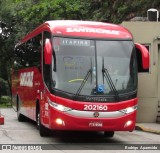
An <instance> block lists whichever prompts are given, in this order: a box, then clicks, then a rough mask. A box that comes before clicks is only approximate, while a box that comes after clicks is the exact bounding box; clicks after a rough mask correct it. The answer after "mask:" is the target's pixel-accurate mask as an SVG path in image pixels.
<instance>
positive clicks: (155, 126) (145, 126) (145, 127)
mask: <svg viewBox="0 0 160 153" xmlns="http://www.w3.org/2000/svg"><path fill="white" fill-rule="evenodd" d="M135 129H136V130H139V131H144V132H150V133H155V134H160V123H137V124H136V128H135Z"/></svg>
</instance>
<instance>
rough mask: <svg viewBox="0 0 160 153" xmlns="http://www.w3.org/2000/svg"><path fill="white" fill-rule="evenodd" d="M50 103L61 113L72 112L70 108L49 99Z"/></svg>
mask: <svg viewBox="0 0 160 153" xmlns="http://www.w3.org/2000/svg"><path fill="white" fill-rule="evenodd" d="M48 103H49V104H50V106H52V107H54V108H55V109H57V110H59V111H61V112H67V111H70V110H72V109H71V108H69V107H66V106H63V105H60V104H57V103H55V102H53V101H51V100H50V99H49V98H48Z"/></svg>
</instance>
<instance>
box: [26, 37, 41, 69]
mask: <svg viewBox="0 0 160 153" xmlns="http://www.w3.org/2000/svg"><path fill="white" fill-rule="evenodd" d="M41 40H42V34H39V35H37V36H36V37H34V38H32V39H30V40H29V41H27V43H26V60H25V62H26V66H27V67H32V66H36V67H40V63H41V43H40V42H41Z"/></svg>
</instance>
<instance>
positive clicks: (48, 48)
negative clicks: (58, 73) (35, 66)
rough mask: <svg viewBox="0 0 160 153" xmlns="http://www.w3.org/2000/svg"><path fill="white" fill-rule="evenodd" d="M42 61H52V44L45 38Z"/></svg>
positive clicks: (48, 62) (46, 62)
mask: <svg viewBox="0 0 160 153" xmlns="http://www.w3.org/2000/svg"><path fill="white" fill-rule="evenodd" d="M44 62H45V64H47V65H50V64H51V63H52V44H51V40H50V39H48V38H47V39H45V45H44Z"/></svg>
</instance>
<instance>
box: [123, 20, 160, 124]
mask: <svg viewBox="0 0 160 153" xmlns="http://www.w3.org/2000/svg"><path fill="white" fill-rule="evenodd" d="M122 26H124V27H126V28H127V29H129V30H130V32H131V33H132V34H133V37H134V42H135V43H136V42H137V43H140V44H143V45H145V46H146V47H147V48H148V50H149V53H150V68H149V70H147V71H143V70H139V74H138V79H139V80H138V98H139V103H138V113H137V122H141V123H142V122H144V123H145V122H147V123H149V122H160V22H151V21H129V22H123V23H122ZM140 62H141V61H139V60H138V63H140ZM158 116H159V117H158Z"/></svg>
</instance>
